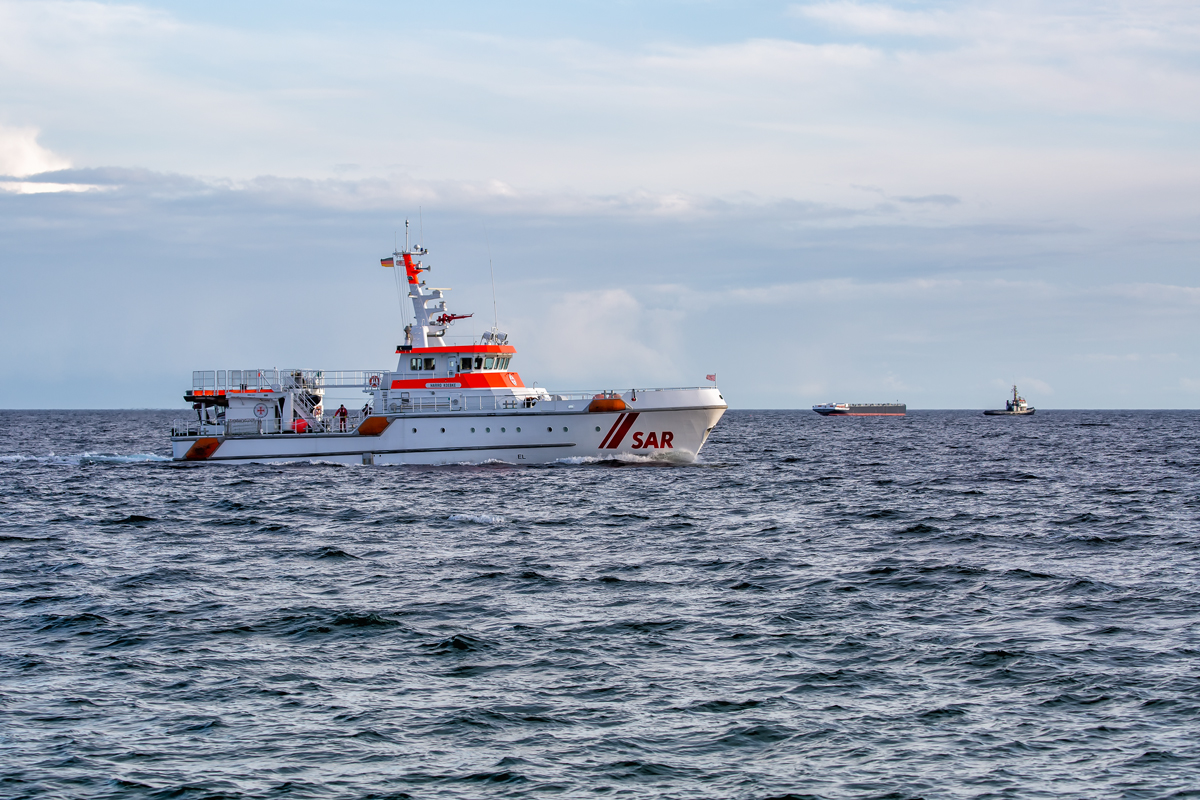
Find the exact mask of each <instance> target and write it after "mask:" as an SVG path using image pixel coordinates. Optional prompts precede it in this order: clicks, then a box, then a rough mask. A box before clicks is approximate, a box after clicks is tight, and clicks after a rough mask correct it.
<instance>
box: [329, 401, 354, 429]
mask: <svg viewBox="0 0 1200 800" xmlns="http://www.w3.org/2000/svg"><path fill="white" fill-rule="evenodd" d="M333 415H334V416H335V417H337V418H338V428H339V429H340V430H341V431H342V433H345V432H346V417H348V416H350V412H349V411H347V410H346V404H345V403H342V404H341V405H340V406H338V410H337V411H335V412H333Z"/></svg>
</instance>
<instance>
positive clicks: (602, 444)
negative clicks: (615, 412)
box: [600, 413, 625, 450]
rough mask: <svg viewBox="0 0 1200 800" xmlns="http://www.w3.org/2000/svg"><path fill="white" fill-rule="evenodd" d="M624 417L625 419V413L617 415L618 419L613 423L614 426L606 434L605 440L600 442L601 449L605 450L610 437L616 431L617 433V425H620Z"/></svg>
mask: <svg viewBox="0 0 1200 800" xmlns="http://www.w3.org/2000/svg"><path fill="white" fill-rule="evenodd" d="M624 419H625V414H624V413H622V414H621V416H619V417H617V420H616V422H614V423H613V424H612V427H611V428H609V429H608V433H606V434H604V441H602V442H600V449H601V450H603V449H604V448H605V447H607V446H608V439H609V437H610V436H612V435H613V434H614V433H616V430H617V426H618V425H620V424H621V421H622V420H624Z"/></svg>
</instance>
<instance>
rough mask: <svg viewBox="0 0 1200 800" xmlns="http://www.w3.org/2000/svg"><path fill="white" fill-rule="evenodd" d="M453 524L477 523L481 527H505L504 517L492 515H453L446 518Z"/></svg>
mask: <svg viewBox="0 0 1200 800" xmlns="http://www.w3.org/2000/svg"><path fill="white" fill-rule="evenodd" d="M446 519H448V520H450V521H451V522H477V523H479V524H480V525H503V524H504V517H497V516H493V515H491V514H451V515H450V516H448V517H446Z"/></svg>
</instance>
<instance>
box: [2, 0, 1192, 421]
mask: <svg viewBox="0 0 1200 800" xmlns="http://www.w3.org/2000/svg"><path fill="white" fill-rule="evenodd" d="M1198 43H1200V5H1197V4H1196V3H1194V2H1156V0H1143V2H1136V3H1134V2H1107V1H1106V0H1096V1H1095V2H1054V0H1047V1H1046V2H1036V3H1031V2H1022V0H1009V1H1008V2H957V3H939V2H890V3H887V2H848V1H841V0H837V1H835V2H798V3H788V2H753V1H751V2H745V1H743V2H723V1H722V0H659V1H657V2H656V1H655V0H642V1H640V2H620V1H619V0H618V1H617V2H605V3H598V2H597V3H593V2H586V1H585V2H576V3H550V2H544V3H538V2H525V3H521V2H516V3H504V4H496V3H484V2H460V3H442V4H429V3H419V4H418V3H405V2H387V3H384V2H380V3H317V2H288V3H282V2H259V3H253V4H246V3H232V2H209V3H205V4H193V3H169V2H168V3H156V4H124V3H103V2H7V0H0V276H2V277H3V281H4V289H3V291H0V336H3V341H4V342H5V343H6V346H5V347H3V348H0V408H128V407H136V408H176V407H178V408H182V407H183V406H184V404H183V400H182V393H183V391H184V390H185V389H186V388H188V387H189V386H190V385H191V371H192V370H196V369H244V368H257V367H280V368H284V367H302V368H318V369H381V368H391V367H392V366H393V365H394V364H395V359H396V356H395V355H394V350H395V345H396V344H398V343H399V342H400V341H402V338H401V337H402V334H401V329H402V328H403V325H404V308H403V304H402V303H401V298H400V297H399V296H398V294H397V290H396V285H395V282H394V280H393V275H392V274H391V273H390V272H389V271H388V270H385V269H382V268H380V267H379V266H378V265H379V259H380V258H381V257H383V256H386V255H388V254H390V253H391V251H392V249H393V247H394V245H395V243H396V241H398V240H402V239H403V236H404V222H405V220H406V219H408V220H411V224H412V231H413V236H414V238H416V239H418V240H420V241H422V242H423V243H424V244H425V246H426V247H428V248H429V250H430V254H429V256H428V257H427V259H426V262H427V263H428V264H430V265H432V266H433V271H432V272H431V273H430V276H431V278H430V284H431V285H436V286H448V287H453V291H452V292H451V293H450V294H449V298H450V299H449V303H450V308H451V310H452V311H455V312H457V313H474V314H475V316H474V317H472V318H471V319H469V320H465V321H461V322H458V323H456V324H455V327H454V328H453V330H452V332H453V333H454V334H456V335H458V336H460V337H461V339H462V341H466V340H467V339H469V338H470V337H472V336H478V334H479V333H481V332H482V331H484V330H486V329H488V328H490V327H491V326H492V325H493V324H498V325H499V327H500V328H501V329H502V330H505V331H507V332H509V334H510V336H511V341H512V342H513V343H514V344H515V345H516V346H517V349H518V351H519V353H518V356H517V358H516V359H515V360H514V363H513V366H514V368H515V369H517V370H518V371H519V372H520V373H521V375H522V378H523V379H524V380H525V382H526V383H527V384H535V383H536V385H538V386H543V387H546V388H549V389H552V390H553V389H564V390H566V389H601V388H614V389H624V388H628V387H638V388H649V387H655V386H695V385H700V384H703V383H704V376H705V375H706V374H709V373H717V375H718V378H719V383H720V386H721V389H722V393H723V394H724V396H725V397H726V399H727V400H728V401H729V402H730V405H731V406H732V407H734V408H805V407H807V406H810V405H812V404H813V403H817V402H827V401H838V402H871V401H883V400H899V401H902V402H907V403H908V405H909V407H910V408H987V407H997V406H999V404H1000V403H1002V402H1003V400H1004V397H1005V395H1006V394H1007V393H1008V391H1010V387H1011V386H1012V384H1014V383H1016V384H1017V385H1018V386H1019V387H1020V388H1021V391H1022V394H1024V395H1025V396H1026V397H1027V398H1028V399H1029V401H1030V402H1031V404H1032V405H1035V406H1037V407H1038V408H1045V409H1054V408H1197V407H1200V335H1198V334H1200V135H1198V134H1200V125H1198V123H1200V44H1198ZM493 273H494V276H495V298H494V303H493V295H492V275H493Z"/></svg>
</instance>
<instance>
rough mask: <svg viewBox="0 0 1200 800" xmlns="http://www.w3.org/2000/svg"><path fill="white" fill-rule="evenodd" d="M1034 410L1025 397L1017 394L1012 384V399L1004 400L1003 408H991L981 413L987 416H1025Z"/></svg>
mask: <svg viewBox="0 0 1200 800" xmlns="http://www.w3.org/2000/svg"><path fill="white" fill-rule="evenodd" d="M1036 410H1037V409H1034V408H1030V406H1029V403H1026V402H1025V398H1024V397H1021V395H1019V394H1017V387H1016V385H1015V384H1014V385H1013V396H1012V400H1007V401H1005V403H1004V408H1003V410H1001V409H999V408H991V409H988V410H987V411H985V412H983V413H984V416H988V417H1027V416H1029V415H1030V414H1032V413H1033V412H1034V411H1036Z"/></svg>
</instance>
